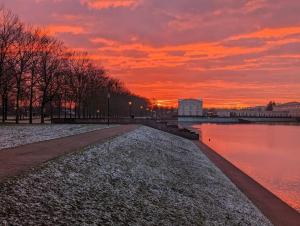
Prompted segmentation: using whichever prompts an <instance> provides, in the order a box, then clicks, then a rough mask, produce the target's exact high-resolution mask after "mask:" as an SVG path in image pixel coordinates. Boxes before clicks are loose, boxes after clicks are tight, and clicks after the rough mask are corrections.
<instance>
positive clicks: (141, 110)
mask: <svg viewBox="0 0 300 226" xmlns="http://www.w3.org/2000/svg"><path fill="white" fill-rule="evenodd" d="M108 94H110V115H111V117H122V116H129V114H130V113H131V114H135V115H145V114H146V113H147V112H148V110H149V101H148V100H147V99H145V98H142V97H139V96H136V95H133V94H132V93H130V92H129V91H128V90H127V89H126V88H125V87H124V85H123V84H122V83H121V82H120V81H118V80H116V79H113V78H110V77H109V76H108V75H107V73H106V71H105V70H104V69H103V68H101V67H97V66H96V65H95V64H94V63H93V62H92V61H91V60H90V59H89V58H88V54H87V53H82V52H72V51H70V50H68V49H67V48H66V47H65V46H64V44H63V43H62V42H61V41H59V40H57V39H56V38H54V37H51V36H49V35H48V34H47V33H45V32H43V31H42V30H41V29H39V28H32V27H30V26H27V25H25V24H24V23H22V22H21V21H20V20H19V18H18V17H17V16H16V15H14V14H13V13H12V12H11V11H9V10H7V9H5V8H1V9H0V96H1V100H0V102H1V115H2V121H3V122H5V121H6V120H7V119H8V118H9V117H14V119H15V121H16V123H18V122H19V120H20V119H21V118H28V120H29V122H30V123H32V121H33V118H34V117H39V118H41V123H44V121H45V117H54V116H55V117H77V118H83V117H85V118H91V117H107V115H108V110H107V106H108V96H109V95H108Z"/></svg>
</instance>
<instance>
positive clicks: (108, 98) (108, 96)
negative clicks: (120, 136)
mask: <svg viewBox="0 0 300 226" xmlns="http://www.w3.org/2000/svg"><path fill="white" fill-rule="evenodd" d="M109 102H110V93H108V94H107V125H108V126H109V117H110V111H109V110H110V109H109V104H110V103H109Z"/></svg>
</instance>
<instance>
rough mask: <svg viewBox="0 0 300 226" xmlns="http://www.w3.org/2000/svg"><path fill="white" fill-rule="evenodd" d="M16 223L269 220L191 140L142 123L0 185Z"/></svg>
mask: <svg viewBox="0 0 300 226" xmlns="http://www.w3.org/2000/svg"><path fill="white" fill-rule="evenodd" d="M3 221H7V222H9V223H10V224H12V225H271V224H270V223H269V221H268V220H267V219H266V218H265V217H264V216H263V215H262V214H261V213H260V212H259V211H258V210H257V209H256V207H254V206H253V204H251V203H250V201H249V200H248V199H247V198H246V197H245V196H244V195H243V194H242V193H241V192H240V191H239V190H238V189H237V188H236V187H235V186H234V185H233V184H232V183H231V182H230V181H229V179H227V178H226V177H225V176H224V175H223V174H222V173H221V171H220V170H218V169H217V168H216V167H214V165H213V164H212V163H211V162H210V161H209V160H208V159H207V158H206V156H205V155H204V154H202V153H201V152H200V151H199V149H198V148H197V147H196V145H195V144H193V143H192V142H191V141H188V140H186V139H183V138H180V137H177V136H174V135H171V134H167V133H164V132H161V131H158V130H154V129H151V128H148V127H141V128H139V129H137V130H135V131H133V132H131V133H128V134H125V135H122V136H120V137H118V138H115V139H113V140H111V141H109V142H107V143H105V144H101V145H96V146H93V147H89V148H87V149H86V150H84V151H82V152H80V153H76V154H71V155H67V156H64V157H62V158H60V159H57V160H55V161H52V162H49V163H47V164H45V165H44V166H43V167H42V168H40V169H37V170H35V171H32V172H31V173H29V174H28V175H26V176H23V177H22V178H18V179H15V180H9V181H6V182H5V183H3V184H1V186H0V223H1V222H3Z"/></svg>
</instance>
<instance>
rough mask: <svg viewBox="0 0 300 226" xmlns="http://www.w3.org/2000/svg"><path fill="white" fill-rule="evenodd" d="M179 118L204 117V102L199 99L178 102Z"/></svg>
mask: <svg viewBox="0 0 300 226" xmlns="http://www.w3.org/2000/svg"><path fill="white" fill-rule="evenodd" d="M178 116H203V101H202V100H198V99H180V100H178Z"/></svg>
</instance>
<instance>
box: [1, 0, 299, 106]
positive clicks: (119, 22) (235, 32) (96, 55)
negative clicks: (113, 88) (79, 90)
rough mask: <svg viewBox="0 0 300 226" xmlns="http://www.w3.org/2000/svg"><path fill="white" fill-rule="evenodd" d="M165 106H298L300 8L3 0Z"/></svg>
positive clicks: (252, 1)
mask: <svg viewBox="0 0 300 226" xmlns="http://www.w3.org/2000/svg"><path fill="white" fill-rule="evenodd" d="M2 2H3V4H4V6H5V7H6V8H8V9H11V10H12V11H13V12H14V13H16V14H17V15H19V16H20V18H21V19H22V20H23V21H24V22H26V23H30V24H33V25H37V26H42V27H44V28H46V29H47V30H49V31H50V33H51V34H52V35H55V36H56V37H58V38H59V39H61V40H63V41H64V42H65V43H66V45H67V46H69V47H70V48H72V49H76V50H82V51H88V52H89V56H90V57H91V58H92V59H93V60H95V61H96V62H97V63H98V64H99V65H103V66H104V67H105V68H106V69H107V70H108V72H109V74H110V75H111V76H113V77H116V78H118V79H121V80H122V81H123V82H124V83H125V84H126V86H127V87H128V88H129V89H130V90H131V91H132V92H134V93H136V94H138V95H140V96H144V97H147V98H149V99H150V100H151V101H152V102H155V103H159V104H160V105H163V106H176V105H177V100H178V99H180V98H201V99H203V100H204V105H205V107H226V108H233V107H234V108H241V107H247V106H254V105H266V104H267V102H268V101H270V100H272V101H275V102H281V103H283V102H290V101H300V75H299V73H300V19H299V15H298V12H299V10H300V2H299V1H297V0H290V1H288V2H286V1H284V0H272V1H271V0H242V1H237V0H223V1H220V0H209V1H208V0H189V1H185V0H174V1H172V4H171V3H170V1H168V0H151V1H150V0H27V1H26V3H25V2H24V1H22V0H4V1H2Z"/></svg>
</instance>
